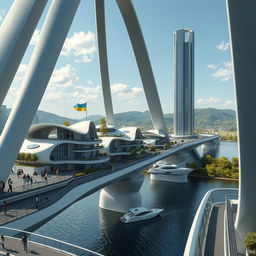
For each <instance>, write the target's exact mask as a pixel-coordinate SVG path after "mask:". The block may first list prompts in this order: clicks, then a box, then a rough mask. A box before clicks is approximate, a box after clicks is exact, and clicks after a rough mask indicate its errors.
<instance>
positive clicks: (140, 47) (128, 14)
mask: <svg viewBox="0 0 256 256" xmlns="http://www.w3.org/2000/svg"><path fill="white" fill-rule="evenodd" d="M116 3H117V5H118V7H119V9H120V12H121V14H122V16H123V19H124V22H125V25H126V28H127V31H128V34H129V37H130V40H131V43H132V47H133V51H134V54H135V57H136V61H137V65H138V69H139V72H140V77H141V80H142V84H143V88H144V92H145V95H146V99H147V103H148V108H149V111H150V115H151V120H152V123H153V126H154V128H155V129H156V130H159V131H160V132H161V133H163V134H164V135H165V136H166V137H167V136H168V134H167V130H166V125H165V121H164V116H163V111H162V107H161V103H160V99H159V95H158V91H157V87H156V82H155V78H154V75H153V71H152V67H151V64H150V59H149V56H148V52H147V48H146V44H145V41H144V38H143V34H142V31H141V28H140V24H139V21H138V18H137V15H136V12H135V10H134V7H133V5H132V2H131V0H125V1H124V0H116Z"/></svg>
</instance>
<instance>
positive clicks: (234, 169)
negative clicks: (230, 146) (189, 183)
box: [187, 155, 239, 180]
mask: <svg viewBox="0 0 256 256" xmlns="http://www.w3.org/2000/svg"><path fill="white" fill-rule="evenodd" d="M187 167H189V168H192V169H194V171H193V172H191V174H190V176H196V177H206V178H207V177H208V178H226V179H232V180H238V178H239V162H238V158H237V157H233V158H232V159H231V160H229V159H228V158H227V157H220V158H214V157H212V156H210V155H205V156H203V157H202V159H201V166H200V165H199V164H197V163H190V164H187Z"/></svg>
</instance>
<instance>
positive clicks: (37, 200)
mask: <svg viewBox="0 0 256 256" xmlns="http://www.w3.org/2000/svg"><path fill="white" fill-rule="evenodd" d="M39 202H40V199H39V196H38V195H36V197H35V205H36V208H37V210H38V209H39Z"/></svg>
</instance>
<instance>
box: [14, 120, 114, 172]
mask: <svg viewBox="0 0 256 256" xmlns="http://www.w3.org/2000/svg"><path fill="white" fill-rule="evenodd" d="M101 142H102V141H101V140H100V139H99V138H98V135H97V132H96V128H95V124H94V123H93V122H91V121H84V122H79V123H76V124H74V125H71V126H65V125H59V124H37V125H33V126H31V128H30V130H29V132H28V135H27V137H26V139H25V141H24V143H23V145H22V147H21V149H20V153H25V154H28V153H31V154H35V155H36V156H37V158H38V159H37V160H36V161H33V165H39V166H43V165H47V166H58V167H59V168H60V169H61V170H75V171H78V170H85V169H90V168H98V167H102V165H103V164H104V163H106V162H108V161H109V156H106V155H102V154H100V152H99V149H100V147H99V144H100V143H101ZM17 162H18V163H25V164H26V165H31V161H27V162H26V161H24V160H17Z"/></svg>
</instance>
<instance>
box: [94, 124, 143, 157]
mask: <svg viewBox="0 0 256 256" xmlns="http://www.w3.org/2000/svg"><path fill="white" fill-rule="evenodd" d="M97 131H98V135H99V136H101V133H100V132H99V126H97ZM100 138H101V140H102V143H101V145H102V146H103V148H102V150H103V151H105V152H106V153H107V154H108V155H110V156H115V157H116V158H117V160H118V159H120V158H122V156H129V155H131V153H132V151H133V150H135V151H136V152H139V151H140V150H141V149H142V148H143V147H144V146H143V135H142V133H141V131H140V129H139V128H137V127H125V128H120V129H116V128H115V127H114V126H112V125H108V129H107V132H106V133H105V134H104V136H102V137H100Z"/></svg>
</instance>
